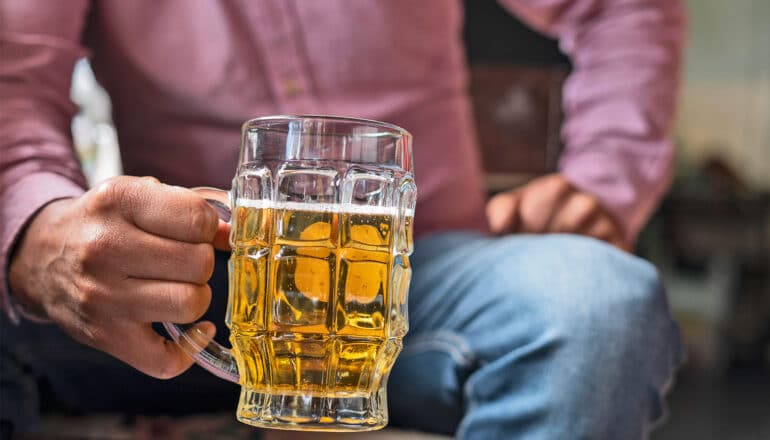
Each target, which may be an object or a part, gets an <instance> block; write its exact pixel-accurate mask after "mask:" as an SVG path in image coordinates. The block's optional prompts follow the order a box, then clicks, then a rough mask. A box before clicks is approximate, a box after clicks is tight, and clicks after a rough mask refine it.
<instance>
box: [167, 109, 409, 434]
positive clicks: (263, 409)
mask: <svg viewBox="0 0 770 440" xmlns="http://www.w3.org/2000/svg"><path fill="white" fill-rule="evenodd" d="M411 142H412V137H411V135H410V134H409V133H408V132H407V131H405V130H404V129H402V128H400V127H397V126H395V125H391V124H386V123H382V122H376V121H369V120H363V119H353V118H342V117H326V116H271V117H264V118H257V119H253V120H250V121H248V122H246V123H245V124H244V125H243V130H242V140H241V150H240V157H239V162H238V168H237V172H236V175H235V178H234V179H233V183H232V189H231V191H230V192H229V193H227V192H224V191H220V190H215V189H199V191H201V192H202V193H203V195H204V197H206V198H207V200H209V202H210V203H212V205H214V206H215V208H217V210H218V212H219V213H220V217H222V218H223V220H225V221H229V222H230V225H231V227H232V229H231V233H230V244H231V246H232V254H231V257H230V260H229V286H230V287H229V293H228V306H227V315H226V317H225V322H226V324H227V326H228V328H229V329H230V343H231V345H232V348H231V349H227V348H225V347H222V346H221V345H219V344H218V343H216V342H214V341H210V342H209V341H208V340H205V337H203V335H202V333H198V334H195V330H193V329H192V327H191V326H179V325H177V324H171V323H165V324H164V325H165V327H166V329H167V330H168V332H169V334H170V335H171V336H172V338H173V339H174V340H175V341H176V342H177V343H179V344H180V345H181V346H182V347H183V348H184V349H185V350H186V351H187V353H189V354H190V355H191V356H192V357H193V358H194V359H195V361H196V362H197V363H198V364H200V365H201V366H202V367H204V368H206V369H207V370H209V371H210V372H212V373H214V374H216V375H217V376H219V377H222V378H224V379H227V380H230V381H233V382H237V383H239V384H240V385H241V395H240V401H239V402H238V410H237V418H238V420H239V421H241V422H243V423H246V424H249V425H254V426H260V427H266V428H278V429H294V430H321V431H324V430H325V431H366V430H374V429H379V428H382V427H384V426H385V425H386V424H387V421H388V408H387V395H386V386H387V381H388V375H389V374H390V370H391V367H392V366H393V363H394V362H395V360H396V356H398V353H399V352H400V350H401V340H402V338H403V337H404V335H405V334H406V332H407V329H408V317H407V293H408V289H409V281H410V277H411V269H410V266H409V255H410V254H411V253H412V222H413V218H414V207H415V197H416V192H415V191H416V188H415V184H414V177H413V174H412V152H411ZM230 217H231V218H230Z"/></svg>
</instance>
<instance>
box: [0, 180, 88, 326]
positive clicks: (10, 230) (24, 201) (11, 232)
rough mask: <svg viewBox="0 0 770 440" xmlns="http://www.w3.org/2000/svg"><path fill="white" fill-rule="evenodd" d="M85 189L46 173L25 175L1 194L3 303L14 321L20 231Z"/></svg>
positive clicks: (0, 294) (0, 285)
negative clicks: (13, 275)
mask: <svg viewBox="0 0 770 440" xmlns="http://www.w3.org/2000/svg"><path fill="white" fill-rule="evenodd" d="M84 192H85V190H84V189H83V188H81V187H80V186H78V185H77V184H75V183H74V182H72V181H71V180H69V179H67V178H66V177H64V176H61V175H59V174H54V173H47V172H43V173H35V174H31V175H28V176H26V177H24V178H22V179H21V180H19V181H17V182H15V183H13V184H11V185H10V186H9V187H8V188H7V189H6V190H5V191H3V192H2V194H0V304H2V308H3V310H4V311H5V313H6V315H7V316H8V318H9V319H10V320H11V322H13V323H15V324H18V323H19V320H20V318H19V315H20V313H19V312H20V310H19V309H18V308H17V307H16V305H15V304H14V302H13V300H12V298H11V292H10V286H9V284H8V283H9V277H8V270H9V268H10V267H9V266H10V256H11V251H12V250H13V248H14V246H15V245H16V243H17V242H18V239H19V238H20V235H21V232H22V231H23V230H24V228H25V227H26V226H27V224H28V223H29V221H30V220H32V218H33V217H34V216H35V214H37V212H38V211H40V209H42V208H43V207H44V206H46V205H47V204H49V203H51V202H53V201H55V200H60V199H67V198H74V197H79V196H80V195H82V194H83V193H84Z"/></svg>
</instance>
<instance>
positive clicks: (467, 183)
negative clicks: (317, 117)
mask: <svg viewBox="0 0 770 440" xmlns="http://www.w3.org/2000/svg"><path fill="white" fill-rule="evenodd" d="M501 3H503V4H504V5H505V6H506V7H507V8H509V9H510V10H511V11H512V12H513V13H515V14H517V15H518V16H519V17H520V18H522V19H523V20H525V21H526V22H527V23H529V24H530V25H531V26H533V27H535V28H537V29H539V30H542V31H543V32H545V33H548V34H550V35H554V36H558V37H559V39H560V44H561V48H562V50H563V51H564V52H565V53H567V54H568V55H569V56H570V57H571V59H572V61H573V64H574V72H573V73H572V75H571V76H570V78H569V80H568V82H567V84H566V88H565V93H564V108H565V113H566V121H565V125H564V129H563V136H564V140H565V144H566V151H565V152H564V154H563V156H562V158H561V161H560V170H561V172H562V173H563V174H564V175H565V176H566V177H567V178H568V179H569V180H570V181H571V182H572V183H573V184H575V185H576V186H577V187H579V188H581V189H583V190H585V191H587V192H590V193H592V194H594V195H596V196H597V197H598V198H599V199H600V200H601V201H602V202H603V203H604V204H605V206H606V207H607V208H608V209H609V210H610V211H611V212H612V213H613V214H614V215H615V216H616V217H617V219H618V220H619V221H620V223H621V224H622V225H623V226H624V227H625V230H626V232H627V235H628V237H629V238H631V239H633V238H634V237H635V236H636V234H637V233H638V231H639V229H640V228H641V227H642V225H643V224H644V222H645V220H646V219H647V217H648V216H649V214H650V212H651V211H652V210H653V208H654V206H655V204H656V202H657V201H658V200H659V198H660V197H661V195H662V193H663V192H664V190H665V189H666V186H667V182H668V176H669V174H670V168H671V162H672V160H671V158H672V147H671V143H670V140H669V139H668V137H667V134H668V131H669V129H670V126H671V121H672V116H673V112H674V101H675V96H676V83H677V78H678V71H679V64H680V54H681V51H682V41H683V33H684V32H683V28H684V12H683V7H682V4H681V1H676V0H604V1H602V0H507V1H502V2H501ZM462 24H463V10H462V5H461V2H459V1H450V0H420V1H414V0H388V1H381V0H356V1H345V0H324V1H309V0H306V1H302V0H262V1H245V0H243V1H236V0H233V1H204V0H195V1H188V0H165V1H161V2H159V1H156V0H132V1H100V2H91V1H88V0H68V1H49V0H2V1H0V51H1V52H0V295H2V297H3V303H5V302H6V301H7V299H8V298H7V284H6V283H7V266H8V254H9V252H10V250H11V248H12V245H13V243H14V242H15V240H16V239H17V238H18V234H19V232H20V230H21V229H22V227H23V225H24V224H25V222H26V221H27V220H28V219H29V218H30V217H31V216H32V215H33V214H34V213H35V212H36V211H37V210H38V209H40V207H41V206H43V205H44V204H46V203H47V202H50V201H51V200H54V199H57V198H63V197H75V196H78V195H80V194H82V193H83V191H84V188H85V185H86V183H85V180H84V178H83V176H82V173H81V171H80V168H79V165H78V162H77V160H76V158H75V156H74V154H73V150H72V142H71V138H70V121H71V118H72V116H73V113H74V111H75V108H74V106H73V105H72V103H71V102H70V101H69V87H70V78H71V72H72V68H73V64H74V63H75V61H76V60H77V59H78V58H79V57H82V56H90V58H91V61H92V66H93V68H94V71H95V73H96V75H97V78H98V79H99V80H100V82H101V83H102V85H104V87H105V88H106V89H107V90H108V92H109V93H110V95H111V97H112V99H113V111H114V115H113V116H114V121H115V124H116V126H117V129H118V134H119V141H120V146H121V153H122V158H123V165H124V169H125V172H126V174H133V175H153V176H156V177H158V178H160V179H161V180H162V181H165V182H167V183H172V184H178V185H185V186H198V185H212V186H218V187H228V186H229V182H230V179H231V177H232V174H233V172H234V167H235V161H236V146H237V145H238V141H239V126H240V124H241V123H242V122H243V121H244V120H246V119H249V118H252V117H255V116H260V115H269V114H292V113H315V114H336V115H348V116H359V117H365V118H372V119H379V120H384V121H388V122H392V123H395V124H398V125H401V126H403V127H405V128H406V129H408V130H409V131H411V132H412V134H413V135H414V138H415V144H414V146H415V149H414V156H415V163H416V165H417V167H416V179H417V185H418V189H419V202H418V208H417V209H418V213H417V218H416V224H415V227H416V230H417V231H416V232H417V234H418V235H424V234H425V233H428V232H432V231H438V230H448V229H477V230H484V229H485V228H486V222H485V219H484V215H483V213H484V200H485V198H484V193H483V190H482V179H481V172H480V160H479V155H478V146H477V144H476V139H475V134H474V127H473V120H472V114H471V106H470V101H469V98H468V95H467V91H466V84H467V79H468V73H467V67H466V64H465V54H464V49H463V45H462V39H461V29H462ZM497 44H505V43H504V42H497ZM86 48H87V49H86Z"/></svg>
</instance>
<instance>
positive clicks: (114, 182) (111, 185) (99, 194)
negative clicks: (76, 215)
mask: <svg viewBox="0 0 770 440" xmlns="http://www.w3.org/2000/svg"><path fill="white" fill-rule="evenodd" d="M128 182H129V178H128V177H126V176H118V177H113V178H111V179H109V180H106V181H104V182H102V183H101V184H99V185H98V186H97V187H96V188H95V189H94V191H93V194H92V197H91V198H90V207H91V208H92V209H94V210H96V211H106V210H110V209H114V208H116V207H118V206H120V201H121V199H122V198H123V197H124V195H125V193H126V188H127V187H128Z"/></svg>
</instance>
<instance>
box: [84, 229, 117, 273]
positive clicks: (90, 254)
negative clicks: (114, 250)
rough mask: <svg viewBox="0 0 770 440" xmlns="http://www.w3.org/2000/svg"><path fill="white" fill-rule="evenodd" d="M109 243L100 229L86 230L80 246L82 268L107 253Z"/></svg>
mask: <svg viewBox="0 0 770 440" xmlns="http://www.w3.org/2000/svg"><path fill="white" fill-rule="evenodd" d="M109 247H110V242H109V240H108V239H107V237H106V234H105V232H104V231H103V230H102V228H101V227H99V226H95V227H91V228H87V230H86V233H85V237H83V240H82V242H81V245H80V248H81V249H80V261H81V263H83V265H84V266H87V265H89V264H92V263H95V262H97V261H99V260H101V259H102V258H103V257H104V255H105V254H106V253H107V251H108V249H109Z"/></svg>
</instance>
